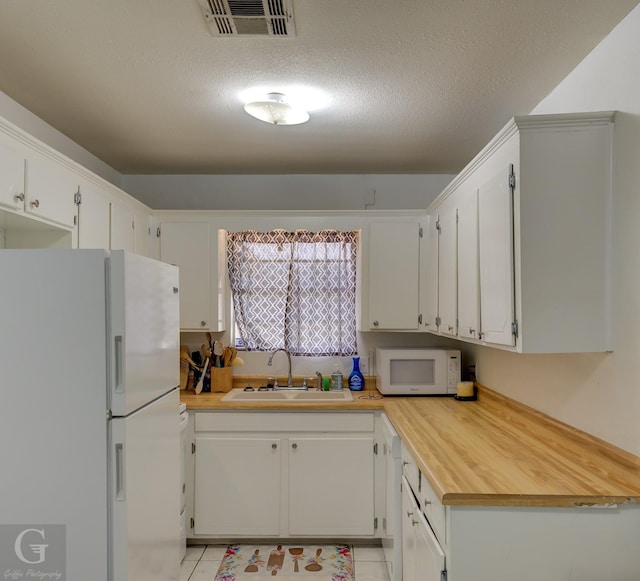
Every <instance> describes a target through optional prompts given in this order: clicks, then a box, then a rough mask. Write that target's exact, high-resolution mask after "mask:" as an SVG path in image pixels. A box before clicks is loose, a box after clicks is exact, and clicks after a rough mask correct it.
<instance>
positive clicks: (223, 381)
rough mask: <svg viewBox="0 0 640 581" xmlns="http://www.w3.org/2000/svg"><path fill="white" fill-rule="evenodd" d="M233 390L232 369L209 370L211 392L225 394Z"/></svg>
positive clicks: (216, 368)
mask: <svg viewBox="0 0 640 581" xmlns="http://www.w3.org/2000/svg"><path fill="white" fill-rule="evenodd" d="M232 388H233V369H232V368H231V367H212V368H211V391H212V392H222V393H226V392H228V391H231V389H232Z"/></svg>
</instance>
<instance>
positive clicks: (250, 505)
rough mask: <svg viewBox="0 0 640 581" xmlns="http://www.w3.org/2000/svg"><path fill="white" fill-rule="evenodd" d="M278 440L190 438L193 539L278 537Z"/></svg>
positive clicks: (279, 469) (279, 472)
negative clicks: (193, 457) (192, 443)
mask: <svg viewBox="0 0 640 581" xmlns="http://www.w3.org/2000/svg"><path fill="white" fill-rule="evenodd" d="M281 457H282V442H281V441H280V439H279V438H268V437H267V438H257V437H256V438H250V437H247V438H244V437H232V438H228V437H215V436H196V461H195V462H196V472H195V518H194V525H195V526H194V532H195V534H198V535H217V534H219V535H234V536H236V535H239V536H243V535H278V534H279V532H280V523H279V518H280V489H281V482H282V480H281V473H282V470H281Z"/></svg>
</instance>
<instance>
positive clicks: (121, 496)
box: [116, 443, 126, 501]
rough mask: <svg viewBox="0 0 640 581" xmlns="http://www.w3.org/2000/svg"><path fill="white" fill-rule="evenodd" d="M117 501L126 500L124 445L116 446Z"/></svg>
mask: <svg viewBox="0 0 640 581" xmlns="http://www.w3.org/2000/svg"><path fill="white" fill-rule="evenodd" d="M116 500H119V501H124V500H126V494H125V489H124V444H122V443H119V444H116Z"/></svg>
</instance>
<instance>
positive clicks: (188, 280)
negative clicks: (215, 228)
mask: <svg viewBox="0 0 640 581" xmlns="http://www.w3.org/2000/svg"><path fill="white" fill-rule="evenodd" d="M211 252H212V250H211V237H210V228H209V224H208V223H207V222H163V223H161V224H160V260H162V261H163V262H168V263H170V264H175V265H176V266H178V268H179V269H180V328H181V329H197V330H206V329H213V330H216V331H217V330H218V328H217V321H216V320H215V317H213V313H212V304H213V297H212V293H211Z"/></svg>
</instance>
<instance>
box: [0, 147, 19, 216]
mask: <svg viewBox="0 0 640 581" xmlns="http://www.w3.org/2000/svg"><path fill="white" fill-rule="evenodd" d="M0 207H3V208H9V209H10V210H23V209H24V156H23V155H21V154H20V153H19V152H18V150H17V148H15V147H13V144H12V143H11V142H10V141H9V140H8V138H7V137H5V136H4V135H0Z"/></svg>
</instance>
